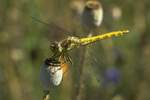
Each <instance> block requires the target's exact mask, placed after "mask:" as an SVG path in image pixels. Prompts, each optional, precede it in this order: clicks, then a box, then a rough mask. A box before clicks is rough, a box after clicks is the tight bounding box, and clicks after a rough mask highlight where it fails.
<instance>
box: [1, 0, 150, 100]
mask: <svg viewBox="0 0 150 100" xmlns="http://www.w3.org/2000/svg"><path fill="white" fill-rule="evenodd" d="M72 1H73V0H0V100H42V96H43V92H42V86H41V84H40V80H39V72H40V66H41V64H42V63H43V61H44V59H45V58H47V57H49V55H50V50H49V44H50V42H51V41H54V40H61V39H63V38H66V37H67V35H66V34H65V30H67V31H68V32H70V33H69V34H70V35H72V34H76V35H77V36H79V37H84V36H86V35H85V34H84V31H83V29H82V26H81V24H80V22H79V19H78V18H77V17H76V16H75V15H74V12H73V10H72V9H71V7H70V6H71V3H72ZM101 3H102V5H103V9H104V19H103V23H102V25H101V27H100V28H99V32H103V33H104V32H110V31H115V30H122V29H129V30H130V33H129V34H127V35H126V36H122V37H120V38H113V39H107V40H103V41H100V42H97V43H94V44H93V45H90V46H88V47H87V49H88V53H87V54H86V55H87V56H86V57H87V59H85V61H84V62H85V65H84V66H81V63H82V62H81V61H80V59H79V58H80V55H79V53H78V52H80V51H82V49H83V48H79V49H76V50H73V51H71V52H70V55H71V57H72V59H73V65H71V66H70V67H69V70H68V71H67V73H66V74H65V75H64V79H63V81H62V83H61V85H60V86H59V87H56V88H54V89H52V90H50V91H51V94H50V95H51V100H150V95H149V93H150V44H149V43H150V1H149V0H124V1H122V0H101ZM31 16H34V17H35V18H37V19H40V20H42V21H44V22H46V23H49V25H44V24H41V23H39V22H37V21H36V20H35V19H34V18H32V17H31ZM56 26H59V28H57V27H56ZM109 73H112V74H111V75H108V74H109ZM113 75H114V76H113ZM111 76H113V77H111Z"/></svg>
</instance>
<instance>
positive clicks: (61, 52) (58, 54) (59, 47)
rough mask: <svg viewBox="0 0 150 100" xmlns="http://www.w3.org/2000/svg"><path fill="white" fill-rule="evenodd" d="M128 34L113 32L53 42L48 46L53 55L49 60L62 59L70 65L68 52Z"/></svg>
mask: <svg viewBox="0 0 150 100" xmlns="http://www.w3.org/2000/svg"><path fill="white" fill-rule="evenodd" d="M128 32H129V30H123V31H114V32H109V33H104V34H100V35H96V36H92V37H84V38H79V37H73V36H72V37H68V38H66V39H64V40H62V41H59V42H53V43H51V44H50V50H51V51H52V53H53V55H52V57H51V58H53V59H56V60H59V59H60V58H63V59H64V60H65V62H70V63H72V60H71V57H70V56H69V54H68V52H69V51H70V50H72V49H75V48H79V47H81V46H85V45H89V44H92V43H94V42H97V41H100V40H104V39H109V38H112V37H120V36H122V35H125V34H127V33H128Z"/></svg>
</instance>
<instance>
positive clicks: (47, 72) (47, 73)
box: [40, 63, 63, 90]
mask: <svg viewBox="0 0 150 100" xmlns="http://www.w3.org/2000/svg"><path fill="white" fill-rule="evenodd" d="M62 78H63V70H62V68H61V67H60V66H49V65H47V64H45V63H44V64H43V65H42V66H41V70H40V80H41V84H42V86H43V88H44V90H49V88H50V87H53V86H58V85H60V83H61V81H62Z"/></svg>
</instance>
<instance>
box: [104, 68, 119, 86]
mask: <svg viewBox="0 0 150 100" xmlns="http://www.w3.org/2000/svg"><path fill="white" fill-rule="evenodd" d="M102 80H103V81H102V83H103V85H109V84H113V85H115V84H116V85H117V84H118V83H119V81H120V71H119V70H118V69H117V68H108V69H106V70H105V71H104V74H103V76H102Z"/></svg>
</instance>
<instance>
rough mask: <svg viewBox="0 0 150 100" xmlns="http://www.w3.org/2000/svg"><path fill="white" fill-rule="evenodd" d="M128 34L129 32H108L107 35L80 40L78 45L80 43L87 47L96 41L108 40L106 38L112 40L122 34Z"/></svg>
mask: <svg viewBox="0 0 150 100" xmlns="http://www.w3.org/2000/svg"><path fill="white" fill-rule="evenodd" d="M128 32H129V30H123V31H114V32H109V33H105V34H101V35H97V36H93V37H87V38H81V39H80V43H81V45H87V44H90V43H93V42H96V41H98V40H103V39H108V38H112V37H119V36H122V35H124V34H127V33H128Z"/></svg>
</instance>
